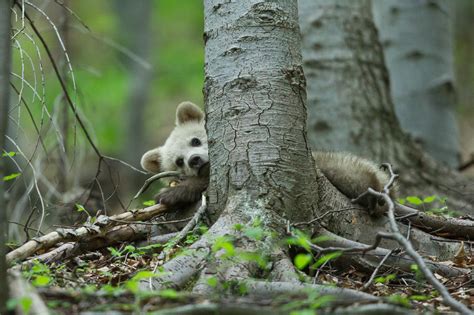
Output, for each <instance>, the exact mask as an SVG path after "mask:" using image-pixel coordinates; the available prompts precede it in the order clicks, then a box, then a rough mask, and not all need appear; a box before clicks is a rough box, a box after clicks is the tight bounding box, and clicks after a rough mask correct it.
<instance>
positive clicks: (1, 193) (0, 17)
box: [0, 0, 11, 314]
mask: <svg viewBox="0 0 474 315" xmlns="http://www.w3.org/2000/svg"><path fill="white" fill-rule="evenodd" d="M10 9H11V1H9V0H2V1H0V314H5V313H7V311H6V304H7V300H8V297H9V288H8V282H7V264H6V260H5V256H6V241H7V240H6V237H7V235H8V220H7V203H6V200H5V182H4V181H3V178H4V176H5V175H7V174H5V159H4V158H2V157H1V156H2V154H3V152H4V148H5V135H6V132H7V123H8V109H9V102H10V68H11V43H10V29H11V22H10V19H11V11H10Z"/></svg>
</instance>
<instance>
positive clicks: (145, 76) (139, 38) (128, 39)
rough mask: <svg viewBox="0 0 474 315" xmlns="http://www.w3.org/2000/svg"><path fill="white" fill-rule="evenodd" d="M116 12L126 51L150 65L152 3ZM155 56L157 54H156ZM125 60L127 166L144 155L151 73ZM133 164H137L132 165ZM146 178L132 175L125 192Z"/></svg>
mask: <svg viewBox="0 0 474 315" xmlns="http://www.w3.org/2000/svg"><path fill="white" fill-rule="evenodd" d="M115 7H116V12H117V14H118V16H119V19H120V21H121V22H120V23H119V26H120V27H119V37H120V39H121V41H122V42H123V43H124V46H125V47H129V48H130V50H132V51H133V52H134V53H135V54H136V55H137V56H138V57H140V58H142V59H144V60H145V61H148V59H149V58H150V46H151V45H150V43H151V42H152V40H151V39H152V38H153V36H152V35H151V26H150V23H151V14H152V7H153V2H152V1H149V0H139V1H116V2H115ZM155 54H156V52H155ZM126 58H127V57H123V58H122V60H123V62H124V63H125V64H126V68H127V70H128V72H129V75H130V88H129V92H128V97H127V100H126V104H125V109H126V110H125V115H124V120H126V121H127V128H126V133H125V135H126V138H125V143H124V145H123V148H122V156H123V158H124V159H125V161H127V163H132V161H136V157H137V155H140V154H142V153H143V152H144V151H145V148H144V142H143V139H144V138H145V136H144V133H145V131H144V125H143V121H144V120H145V106H146V105H147V103H148V101H149V95H150V85H151V80H152V69H151V68H147V67H145V65H144V64H142V63H138V62H136V61H134V60H130V59H126ZM132 164H134V163H132ZM142 182H143V175H142V174H139V173H135V172H134V173H131V174H130V175H129V176H128V180H127V181H125V183H124V185H125V187H124V188H125V189H124V191H125V192H131V191H134V190H135V189H136V187H140V185H141V184H142Z"/></svg>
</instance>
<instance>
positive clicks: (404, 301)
mask: <svg viewBox="0 0 474 315" xmlns="http://www.w3.org/2000/svg"><path fill="white" fill-rule="evenodd" d="M388 300H389V301H390V302H392V303H395V304H400V305H402V306H405V307H410V306H411V305H410V300H408V298H407V297H405V296H402V295H400V294H392V295H391V296H389V297H388Z"/></svg>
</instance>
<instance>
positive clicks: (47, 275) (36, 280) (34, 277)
mask: <svg viewBox="0 0 474 315" xmlns="http://www.w3.org/2000/svg"><path fill="white" fill-rule="evenodd" d="M23 277H25V278H27V279H31V283H32V284H33V285H34V286H36V287H45V286H49V285H51V284H52V283H53V282H54V280H55V279H54V278H53V276H52V272H51V269H50V268H49V266H48V265H46V264H43V263H41V262H40V261H38V260H34V261H33V265H32V266H31V268H30V269H29V270H26V271H23Z"/></svg>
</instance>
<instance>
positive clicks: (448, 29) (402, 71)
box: [372, 0, 460, 168]
mask: <svg viewBox="0 0 474 315" xmlns="http://www.w3.org/2000/svg"><path fill="white" fill-rule="evenodd" d="M372 9H373V14H374V21H375V23H376V25H377V29H378V30H379V36H380V42H381V43H382V45H383V51H384V54H385V60H386V63H387V68H388V70H389V75H390V87H391V92H392V96H393V102H394V104H395V112H396V114H397V117H398V119H399V120H400V125H401V127H402V129H403V130H405V131H407V132H409V133H410V134H411V135H412V136H413V137H414V139H415V141H416V142H419V143H420V144H421V146H422V147H423V149H425V150H426V151H427V152H428V153H429V154H430V155H431V156H433V157H434V158H435V159H436V160H437V161H439V162H443V163H446V164H447V165H449V166H450V167H453V168H456V167H457V166H458V165H459V157H460V146H459V132H458V127H457V121H456V117H455V113H454V106H455V103H456V97H455V96H456V95H455V89H454V69H453V41H452V38H453V34H452V23H451V22H452V19H453V13H454V12H453V2H452V1H446V0H434V1H411V0H402V1H400V0H383V1H373V2H372Z"/></svg>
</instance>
